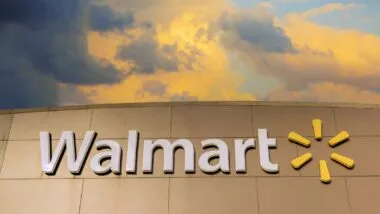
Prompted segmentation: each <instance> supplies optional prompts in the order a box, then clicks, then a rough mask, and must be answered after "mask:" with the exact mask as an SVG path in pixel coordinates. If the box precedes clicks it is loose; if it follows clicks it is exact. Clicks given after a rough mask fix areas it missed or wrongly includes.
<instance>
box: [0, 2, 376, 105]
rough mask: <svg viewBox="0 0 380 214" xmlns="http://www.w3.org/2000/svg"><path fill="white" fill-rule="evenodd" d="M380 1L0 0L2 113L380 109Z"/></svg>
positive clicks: (0, 101) (0, 103)
mask: <svg viewBox="0 0 380 214" xmlns="http://www.w3.org/2000/svg"><path fill="white" fill-rule="evenodd" d="M379 10H380V1H375V0H367V1H365V0H357V1H349V0H346V1H343V0H341V1H331V0H329V1H328V0H209V1H203V0H187V1H178V0H66V1H50V0H35V1H29V0H17V1H3V2H0V75H1V78H0V109H12V108H33V107H48V106H62V105H80V104H95V103H96V104H99V103H131V102H171V101H256V100H260V101H263V100H264V101H305V102H306V101H307V102H349V103H376V104H380V59H379V56H380V22H379V20H380V13H378V11H379Z"/></svg>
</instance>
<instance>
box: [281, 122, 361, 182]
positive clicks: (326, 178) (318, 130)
mask: <svg viewBox="0 0 380 214" xmlns="http://www.w3.org/2000/svg"><path fill="white" fill-rule="evenodd" d="M312 126H313V130H314V138H315V139H316V140H321V139H322V121H321V120H319V119H314V120H313V121H312ZM349 137H350V136H349V134H348V132H346V131H341V132H340V133H338V134H337V135H336V136H335V137H333V138H332V139H330V141H329V145H330V147H335V146H338V145H340V144H342V143H344V142H346V141H347V140H348V139H349ZM288 139H289V140H290V141H292V142H294V143H297V144H299V145H301V146H304V147H310V146H311V142H310V141H309V140H308V139H306V138H305V137H303V136H301V135H299V134H297V133H295V132H290V133H289V135H288ZM312 158H313V155H312V154H311V153H310V152H308V153H305V154H303V155H300V156H299V157H297V158H295V159H293V160H292V161H291V164H292V166H293V168H295V169H300V168H302V167H303V166H304V165H306V164H307V163H308V162H310V161H311V160H312ZM330 158H331V159H332V160H333V161H335V162H336V163H338V164H341V165H342V166H344V167H346V168H348V169H353V168H354V160H352V159H351V158H348V157H346V156H343V155H341V154H338V153H334V152H333V153H331V155H330ZM319 173H320V178H321V181H322V182H323V183H330V182H331V176H330V171H329V168H328V166H327V162H326V160H319Z"/></svg>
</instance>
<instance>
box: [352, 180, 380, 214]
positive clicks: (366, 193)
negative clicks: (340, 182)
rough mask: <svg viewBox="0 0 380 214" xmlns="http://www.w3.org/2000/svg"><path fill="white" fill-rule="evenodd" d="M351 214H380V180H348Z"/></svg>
mask: <svg viewBox="0 0 380 214" xmlns="http://www.w3.org/2000/svg"><path fill="white" fill-rule="evenodd" d="M347 186H348V194H349V199H350V205H351V214H364V213H365V214H378V213H380V205H379V199H380V178H376V177H361V178H347Z"/></svg>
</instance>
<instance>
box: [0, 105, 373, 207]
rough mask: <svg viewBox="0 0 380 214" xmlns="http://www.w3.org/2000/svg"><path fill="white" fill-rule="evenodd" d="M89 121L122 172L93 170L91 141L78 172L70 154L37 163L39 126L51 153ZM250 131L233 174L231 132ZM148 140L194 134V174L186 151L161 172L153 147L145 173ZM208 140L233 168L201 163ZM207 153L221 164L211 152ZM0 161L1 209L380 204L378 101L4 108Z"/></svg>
mask: <svg viewBox="0 0 380 214" xmlns="http://www.w3.org/2000/svg"><path fill="white" fill-rule="evenodd" d="M313 119H320V121H321V122H322V136H323V138H322V140H319V141H318V140H315V139H314V131H315V130H313V126H312V120H313ZM259 129H266V130H267V137H268V138H274V139H276V144H277V148H269V154H270V157H269V158H270V161H271V163H273V164H278V166H279V172H277V173H268V172H266V171H265V170H263V167H262V165H261V164H260V163H261V161H265V160H264V158H263V154H264V155H265V151H264V152H263V154H260V150H261V147H262V145H261V144H260V142H259V138H258V130H259ZM89 130H93V131H96V132H97V136H96V140H113V141H116V142H117V143H119V144H120V145H121V147H122V151H123V153H122V165H121V174H120V175H118V174H113V173H110V174H106V175H102V176H100V175H97V174H95V173H94V172H93V171H92V170H91V164H90V162H91V160H92V158H93V157H94V155H96V154H98V153H99V152H100V151H97V150H96V148H94V146H93V148H92V149H91V150H90V152H89V153H90V154H89V156H88V158H87V159H86V161H85V162H84V167H83V170H82V171H81V173H80V174H72V173H70V172H69V171H68V163H67V153H65V154H64V156H63V158H62V162H61V164H60V165H59V166H58V170H57V172H56V173H55V174H54V175H47V174H46V173H43V172H42V166H41V145H40V135H39V134H40V131H49V132H50V133H51V137H52V145H53V151H54V149H55V148H56V146H57V145H58V143H59V138H60V137H61V134H62V132H63V131H74V132H75V137H76V144H77V147H78V148H79V146H80V145H81V143H82V141H83V138H84V136H85V133H86V131H89ZM129 130H137V131H138V132H139V146H138V149H137V171H136V173H130V174H127V173H126V171H125V170H126V166H125V164H126V155H127V148H128V133H129V132H128V131H129ZM341 131H347V133H349V135H350V138H349V140H348V141H345V142H343V143H342V144H340V145H338V146H336V147H334V148H331V146H329V144H328V142H329V140H330V139H332V138H334V137H335V136H336V135H337V134H339V133H340V132H341ZM289 132H295V133H297V134H299V135H300V136H303V137H304V138H305V139H306V140H308V141H309V142H310V143H311V146H310V147H305V146H302V145H300V144H296V143H293V142H292V141H290V140H289V139H288V135H289ZM251 138H253V139H255V148H254V149H251V150H249V151H247V152H246V158H245V160H246V172H245V173H237V172H236V160H237V159H238V158H239V157H235V150H236V148H235V142H236V141H235V140H236V139H242V140H248V139H251ZM156 139H167V140H169V141H170V142H174V140H176V139H188V140H189V141H191V143H192V144H193V145H194V148H195V168H196V169H195V172H194V173H185V168H184V165H185V153H184V151H183V150H177V151H176V152H175V159H174V162H175V164H174V173H164V171H163V166H164V153H163V150H157V151H156V152H155V155H154V165H153V173H143V172H142V161H143V160H142V159H143V149H144V146H143V141H144V140H156ZM205 139H219V140H221V141H223V142H225V143H226V145H227V146H228V150H229V158H228V160H229V164H228V166H229V169H230V172H217V173H204V172H202V170H200V166H199V165H198V161H199V158H200V156H201V155H202V154H204V153H205V152H207V151H210V150H208V149H203V148H202V145H201V142H202V141H203V140H205ZM95 142H96V141H95ZM246 142H247V141H246ZM78 151H79V149H77V153H78ZM214 151H215V149H214ZM66 152H67V150H66ZM308 152H309V153H310V154H312V160H311V161H309V162H307V163H306V164H305V165H304V166H303V167H302V168H301V169H299V170H296V169H294V168H293V167H292V165H291V161H292V160H294V159H295V158H297V157H298V156H301V155H303V154H305V153H308ZM333 152H335V153H337V154H340V155H344V156H345V157H347V158H350V159H352V160H354V161H355V167H354V168H353V169H349V168H347V167H344V166H342V165H341V164H338V163H337V162H336V161H333V160H331V157H330V155H331V153H333ZM240 158H241V157H240ZM240 160H242V159H240ZM320 160H326V163H327V166H328V170H329V174H330V177H331V182H330V183H329V184H324V183H322V182H321V178H320ZM211 162H213V163H212V164H218V159H214V160H212V161H211ZM219 163H220V162H219ZM103 164H109V162H105V163H103ZM0 169H1V171H0V213H1V214H24V213H29V214H32V213H36V214H37V213H38V214H45V213H46V214H48V213H49V214H50V213H54V214H98V213H99V214H103V213H112V214H118V213H120V214H121V213H133V214H168V213H169V214H194V213H197V214H201V213H205V214H206V213H207V214H214V213H215V214H231V213H236V214H245V213H247V214H248V213H249V214H258V213H259V214H278V213H281V214H287V213H289V214H298V213H299V214H301V213H302V214H303V213H308V214H320V213H331V214H332V213H334V214H349V213H351V214H369V213H379V212H380V205H379V203H378V201H379V199H380V177H379V176H380V109H379V108H378V106H375V105H364V106H357V105H332V104H331V105H330V104H297V103H265V102H264V103H260V102H257V103H244V102H209V103H197V102H195V103H166V104H162V103H157V104H154V103H152V104H130V105H128V104H125V105H92V106H79V107H66V108H51V109H37V110H14V111H4V112H2V113H1V114H0Z"/></svg>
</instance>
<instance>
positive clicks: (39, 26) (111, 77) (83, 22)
mask: <svg viewBox="0 0 380 214" xmlns="http://www.w3.org/2000/svg"><path fill="white" fill-rule="evenodd" d="M88 10H90V11H89V13H88ZM91 10H95V12H96V13H94V12H92V11H91ZM111 13H112V11H110V10H109V8H107V7H105V6H91V5H90V3H89V2H88V1H87V0H65V1H51V0H33V1H30V0H13V1H0V75H1V78H0V108H16V107H23V108H24V107H36V106H49V105H54V104H56V103H57V101H58V100H57V86H56V85H57V83H68V84H101V83H104V84H112V83H116V82H119V81H121V80H122V79H123V78H124V73H123V72H120V71H118V70H116V69H115V68H114V67H113V65H111V64H110V63H109V62H107V61H102V62H99V61H98V60H97V59H95V58H93V57H92V56H91V55H89V54H88V52H87V40H86V34H87V32H86V30H85V29H86V28H87V26H88V25H90V27H91V26H92V27H94V28H95V30H108V29H114V28H122V27H125V26H129V25H131V24H132V22H133V19H132V18H131V17H130V14H128V15H125V16H122V15H120V14H118V15H112V14H111ZM89 14H91V15H89ZM102 17H103V18H102ZM89 18H90V20H89ZM94 20H95V21H94ZM97 21H98V22H101V23H98V24H96V22H97Z"/></svg>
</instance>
